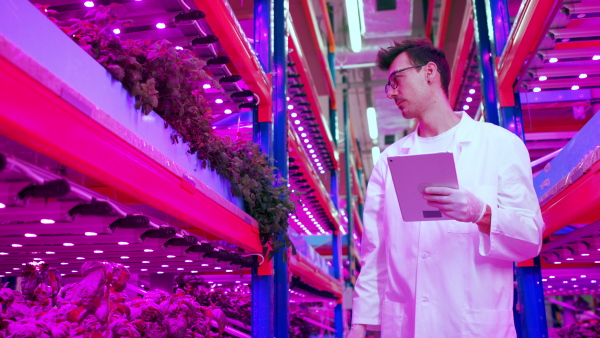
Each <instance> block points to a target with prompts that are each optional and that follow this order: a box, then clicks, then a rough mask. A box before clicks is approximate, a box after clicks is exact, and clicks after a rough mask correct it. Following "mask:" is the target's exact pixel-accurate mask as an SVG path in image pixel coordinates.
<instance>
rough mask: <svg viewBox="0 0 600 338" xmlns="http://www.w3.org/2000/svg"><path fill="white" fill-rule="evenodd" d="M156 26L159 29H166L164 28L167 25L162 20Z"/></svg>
mask: <svg viewBox="0 0 600 338" xmlns="http://www.w3.org/2000/svg"><path fill="white" fill-rule="evenodd" d="M156 28H158V29H164V28H167V25H165V24H164V23H162V22H159V23H157V24H156Z"/></svg>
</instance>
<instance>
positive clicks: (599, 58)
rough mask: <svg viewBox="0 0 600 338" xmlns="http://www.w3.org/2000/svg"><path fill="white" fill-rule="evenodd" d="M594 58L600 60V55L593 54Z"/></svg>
mask: <svg viewBox="0 0 600 338" xmlns="http://www.w3.org/2000/svg"><path fill="white" fill-rule="evenodd" d="M592 60H594V61H598V60H600V55H594V56H592Z"/></svg>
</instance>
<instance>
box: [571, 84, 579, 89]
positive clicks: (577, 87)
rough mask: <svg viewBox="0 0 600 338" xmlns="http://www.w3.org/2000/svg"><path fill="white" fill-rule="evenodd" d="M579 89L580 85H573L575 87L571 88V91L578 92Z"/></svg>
mask: <svg viewBox="0 0 600 338" xmlns="http://www.w3.org/2000/svg"><path fill="white" fill-rule="evenodd" d="M577 89H579V86H578V85H573V87H571V90H577Z"/></svg>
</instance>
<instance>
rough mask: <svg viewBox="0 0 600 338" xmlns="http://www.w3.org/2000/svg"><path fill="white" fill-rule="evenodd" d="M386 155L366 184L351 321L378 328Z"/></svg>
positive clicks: (382, 282) (382, 281)
mask: <svg viewBox="0 0 600 338" xmlns="http://www.w3.org/2000/svg"><path fill="white" fill-rule="evenodd" d="M385 157H386V156H383V154H382V156H381V158H380V160H379V161H378V162H377V165H376V166H375V168H374V169H373V173H372V174H371V178H370V179H369V184H368V187H367V196H366V201H365V209H364V211H363V227H364V230H363V238H362V243H361V245H362V248H361V257H362V259H361V266H362V268H361V272H360V275H359V276H358V280H357V281H356V286H355V290H354V300H353V306H352V310H353V315H352V317H353V318H352V323H354V324H366V325H367V328H368V329H369V330H380V325H381V308H380V307H381V303H382V301H383V296H384V292H385V288H386V284H387V273H386V265H387V262H386V249H385V241H384V238H385V236H384V231H385V230H384V212H385V210H384V209H385V207H384V204H385V203H384V198H385V180H384V177H385V174H386V172H387V161H386V159H385Z"/></svg>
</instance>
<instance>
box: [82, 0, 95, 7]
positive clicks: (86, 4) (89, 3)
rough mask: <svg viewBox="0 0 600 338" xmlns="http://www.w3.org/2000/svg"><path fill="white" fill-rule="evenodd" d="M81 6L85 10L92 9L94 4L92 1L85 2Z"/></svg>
mask: <svg viewBox="0 0 600 338" xmlns="http://www.w3.org/2000/svg"><path fill="white" fill-rule="evenodd" d="M83 5H84V6H85V7H87V8H92V7H94V2H93V1H86V2H84V3H83Z"/></svg>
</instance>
